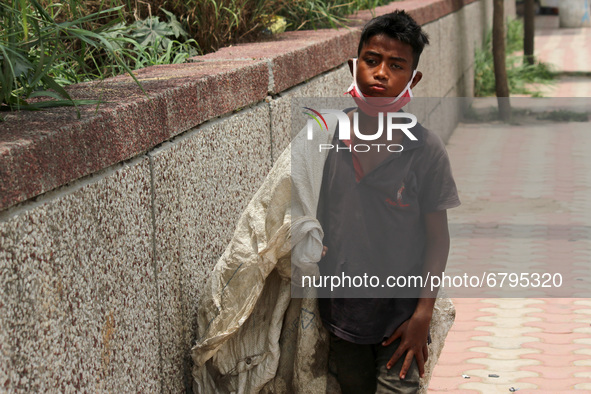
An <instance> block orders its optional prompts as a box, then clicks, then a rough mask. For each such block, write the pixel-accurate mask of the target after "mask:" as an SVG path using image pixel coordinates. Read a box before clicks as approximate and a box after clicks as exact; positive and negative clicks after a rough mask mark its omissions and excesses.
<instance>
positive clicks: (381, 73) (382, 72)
mask: <svg viewBox="0 0 591 394" xmlns="http://www.w3.org/2000/svg"><path fill="white" fill-rule="evenodd" d="M387 67H388V65H387V64H386V63H385V62H382V63H380V65H379V66H378V67H376V68H375V69H374V70H375V74H374V78H376V79H382V80H383V79H387V78H388V70H387V69H386V68H387Z"/></svg>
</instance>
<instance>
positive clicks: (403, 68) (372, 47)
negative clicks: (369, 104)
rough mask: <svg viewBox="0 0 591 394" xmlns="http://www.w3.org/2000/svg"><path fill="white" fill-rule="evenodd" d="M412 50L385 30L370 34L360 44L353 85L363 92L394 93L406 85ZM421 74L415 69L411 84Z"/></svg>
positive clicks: (373, 94) (421, 75)
mask: <svg viewBox="0 0 591 394" xmlns="http://www.w3.org/2000/svg"><path fill="white" fill-rule="evenodd" d="M413 60H414V59H413V53H412V47H411V46H410V45H409V44H405V43H403V42H400V41H398V40H396V39H394V38H391V37H388V36H387V35H385V34H379V35H375V36H373V37H371V38H370V39H369V41H368V42H367V44H365V45H364V46H363V47H362V48H361V53H360V54H359V59H358V60H357V86H358V87H359V89H360V90H361V93H363V94H364V95H366V96H374V97H396V96H398V95H399V94H400V93H401V92H402V91H403V90H404V88H405V87H406V85H407V84H408V82H409V81H410V78H411V77H412V72H413ZM349 67H350V68H351V69H352V61H349ZM422 77H423V74H422V73H420V72H417V74H416V75H415V78H414V79H413V81H412V84H411V88H413V87H414V86H415V85H416V84H417V83H419V81H420V80H421V78H422Z"/></svg>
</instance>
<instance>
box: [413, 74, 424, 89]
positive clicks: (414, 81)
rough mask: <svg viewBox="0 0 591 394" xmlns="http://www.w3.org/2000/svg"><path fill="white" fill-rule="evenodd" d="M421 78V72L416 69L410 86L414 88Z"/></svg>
mask: <svg viewBox="0 0 591 394" xmlns="http://www.w3.org/2000/svg"><path fill="white" fill-rule="evenodd" d="M421 79H423V73H422V72H420V71H417V73H416V74H415V77H414V78H413V79H412V83H411V84H410V88H411V89H412V88H414V87H415V86H416V85H417V84H418V83H419V82H420V81H421Z"/></svg>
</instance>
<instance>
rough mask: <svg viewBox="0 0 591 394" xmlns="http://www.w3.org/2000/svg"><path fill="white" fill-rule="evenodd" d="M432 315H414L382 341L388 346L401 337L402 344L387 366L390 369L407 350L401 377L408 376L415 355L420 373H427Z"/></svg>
mask: <svg viewBox="0 0 591 394" xmlns="http://www.w3.org/2000/svg"><path fill="white" fill-rule="evenodd" d="M430 321H431V317H430V316H420V315H416V314H415V315H413V316H412V317H411V318H410V319H408V320H407V321H405V322H404V323H402V324H401V325H400V327H398V328H397V329H396V331H394V334H392V336H391V337H390V338H388V339H387V340H386V341H384V342H383V343H382V345H383V346H388V345H389V344H391V343H392V342H394V341H395V340H396V339H397V338H400V345H399V346H398V349H396V351H395V352H394V354H393V355H392V357H391V358H390V361H388V364H387V365H386V368H388V369H390V368H392V366H394V364H396V361H398V359H399V358H400V356H402V355H403V354H404V353H405V352H406V357H405V358H404V363H403V364H402V368H401V369H400V379H404V378H405V377H406V373H407V372H408V369H409V368H410V364H411V363H412V359H413V357H414V358H416V360H417V365H418V367H419V375H420V376H421V378H422V377H423V376H424V375H425V362H426V361H427V358H428V357H429V350H428V348H427V338H428V336H429V323H430Z"/></svg>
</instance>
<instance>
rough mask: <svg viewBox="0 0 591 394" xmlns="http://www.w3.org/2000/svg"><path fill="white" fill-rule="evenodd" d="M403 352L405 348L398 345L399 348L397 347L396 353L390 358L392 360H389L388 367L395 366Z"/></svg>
mask: <svg viewBox="0 0 591 394" xmlns="http://www.w3.org/2000/svg"><path fill="white" fill-rule="evenodd" d="M402 353H403V350H401V349H400V347H398V349H396V351H395V352H394V354H393V355H392V357H391V358H390V361H388V364H386V368H387V369H390V368H392V367H393V366H394V364H396V361H398V359H399V358H400V356H402Z"/></svg>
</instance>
